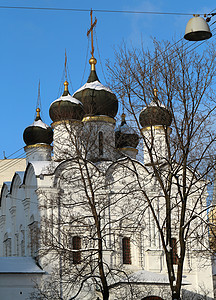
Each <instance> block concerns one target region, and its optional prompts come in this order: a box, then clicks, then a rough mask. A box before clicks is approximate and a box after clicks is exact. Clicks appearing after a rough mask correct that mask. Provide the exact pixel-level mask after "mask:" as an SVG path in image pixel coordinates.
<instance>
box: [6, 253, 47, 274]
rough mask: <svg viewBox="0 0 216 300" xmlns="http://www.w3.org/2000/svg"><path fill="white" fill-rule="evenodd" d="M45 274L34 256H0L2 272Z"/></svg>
mask: <svg viewBox="0 0 216 300" xmlns="http://www.w3.org/2000/svg"><path fill="white" fill-rule="evenodd" d="M6 273H7V274H14V273H16V274H18V273H23V274H24V273H25V274H26V273H27V274H44V273H45V271H43V270H42V269H41V268H40V267H39V266H38V265H37V264H36V262H35V260H34V259H33V258H32V257H13V256H12V257H0V274H6Z"/></svg>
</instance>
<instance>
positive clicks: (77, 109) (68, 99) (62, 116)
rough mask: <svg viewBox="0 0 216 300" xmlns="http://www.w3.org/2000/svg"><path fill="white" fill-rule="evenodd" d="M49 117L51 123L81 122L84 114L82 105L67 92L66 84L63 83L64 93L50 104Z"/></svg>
mask: <svg viewBox="0 0 216 300" xmlns="http://www.w3.org/2000/svg"><path fill="white" fill-rule="evenodd" d="M49 115H50V118H51V119H52V121H53V122H57V121H62V120H82V118H83V115H84V112H83V105H82V103H81V102H80V101H79V100H77V99H75V98H74V97H72V96H71V95H70V93H69V91H68V82H67V81H65V82H64V93H63V94H62V96H61V97H60V98H58V99H56V100H55V101H53V102H52V104H51V105H50V109H49Z"/></svg>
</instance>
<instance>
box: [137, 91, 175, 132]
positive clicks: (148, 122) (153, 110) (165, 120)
mask: <svg viewBox="0 0 216 300" xmlns="http://www.w3.org/2000/svg"><path fill="white" fill-rule="evenodd" d="M139 122H140V124H141V126H142V127H147V126H154V125H163V126H170V125H171V123H172V115H171V113H170V111H169V110H168V109H167V108H166V107H165V106H164V105H163V104H162V103H161V102H160V101H159V100H158V97H157V94H155V97H154V100H153V101H152V102H151V103H150V104H149V106H147V107H145V108H144V109H143V110H142V111H141V113H140V116H139Z"/></svg>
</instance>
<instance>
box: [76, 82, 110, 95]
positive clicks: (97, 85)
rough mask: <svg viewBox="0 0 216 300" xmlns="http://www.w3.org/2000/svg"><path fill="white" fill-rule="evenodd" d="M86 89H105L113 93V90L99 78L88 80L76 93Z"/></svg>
mask: <svg viewBox="0 0 216 300" xmlns="http://www.w3.org/2000/svg"><path fill="white" fill-rule="evenodd" d="M84 89H91V90H98V91H99V90H105V91H107V92H110V93H112V94H113V92H112V91H111V90H110V89H109V88H108V87H106V86H104V85H103V84H102V83H100V82H99V81H98V80H95V81H93V82H87V83H85V84H84V85H83V86H82V87H81V88H80V89H78V90H77V91H76V92H75V93H78V92H80V91H82V90H84Z"/></svg>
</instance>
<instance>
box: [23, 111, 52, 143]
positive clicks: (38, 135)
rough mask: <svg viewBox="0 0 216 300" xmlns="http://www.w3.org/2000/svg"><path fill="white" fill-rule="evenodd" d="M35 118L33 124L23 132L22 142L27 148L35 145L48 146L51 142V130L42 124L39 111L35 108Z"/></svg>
mask: <svg viewBox="0 0 216 300" xmlns="http://www.w3.org/2000/svg"><path fill="white" fill-rule="evenodd" d="M36 111H37V116H36V118H35V121H34V122H33V124H31V125H30V126H28V127H27V128H26V129H25V130H24V132H23V140H24V142H25V143H26V145H27V146H29V145H35V144H48V145H50V144H51V143H52V141H53V131H52V129H51V128H50V127H49V126H48V125H46V124H45V123H43V122H42V120H41V117H40V109H39V108H37V110H36Z"/></svg>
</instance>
